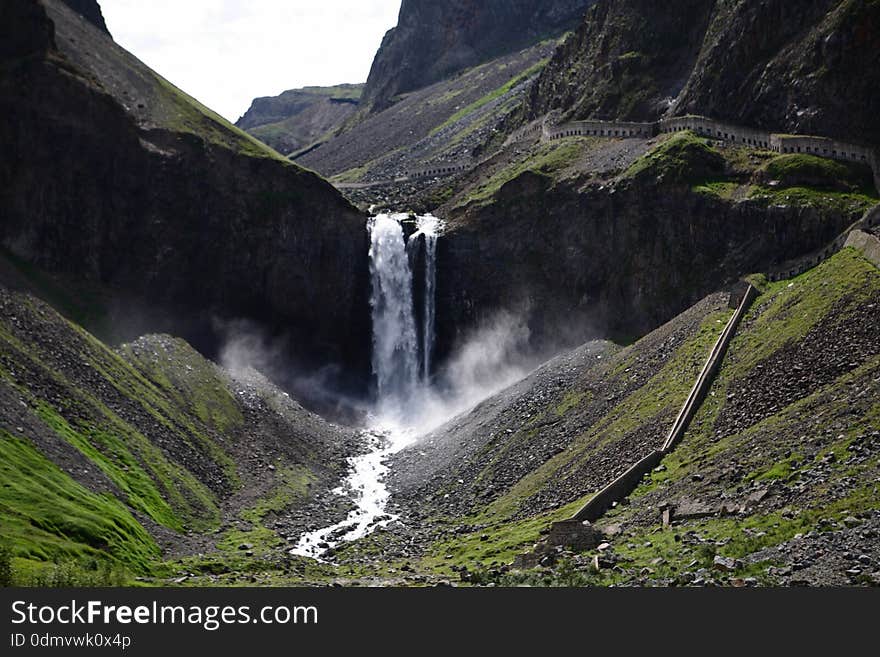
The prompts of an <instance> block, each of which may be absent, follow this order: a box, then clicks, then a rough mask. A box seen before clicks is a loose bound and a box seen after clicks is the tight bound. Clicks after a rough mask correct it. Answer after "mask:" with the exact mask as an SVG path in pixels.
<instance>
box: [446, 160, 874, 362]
mask: <svg viewBox="0 0 880 657" xmlns="http://www.w3.org/2000/svg"><path fill="white" fill-rule="evenodd" d="M862 213H863V207H858V208H853V209H852V210H848V209H846V207H845V206H842V207H838V208H833V207H827V208H823V207H818V206H817V207H798V206H797V205H795V204H791V205H783V204H781V203H778V204H777V203H772V202H769V203H768V201H767V200H763V199H759V198H755V199H748V200H741V201H733V200H729V199H723V198H720V197H718V196H714V195H709V194H700V193H695V192H694V191H693V190H692V189H691V188H690V186H688V185H686V184H675V183H670V182H669V181H665V182H663V181H660V180H656V179H654V178H653V177H650V176H649V177H635V178H632V179H621V180H618V181H617V182H613V183H610V184H609V183H599V182H594V183H587V184H584V181H583V180H577V179H575V180H569V181H561V182H557V183H555V184H552V182H551V180H550V178H549V177H547V176H543V175H540V174H538V173H532V172H526V173H524V174H522V175H521V176H519V177H518V178H516V179H514V180H512V181H510V182H509V183H507V184H506V185H504V186H503V187H502V188H501V189H500V191H499V192H498V195H497V197H496V200H495V202H493V203H491V204H489V205H484V206H480V205H477V204H472V205H471V206H469V207H466V208H462V209H459V210H458V211H453V212H452V213H451V219H450V227H449V229H448V230H447V232H446V234H445V235H444V238H443V239H442V240H441V241H440V251H439V259H438V263H439V264H438V267H439V271H441V272H442V276H441V277H440V279H439V283H438V301H437V303H438V311H437V318H438V329H437V331H438V348H439V349H440V351H441V352H445V351H446V350H448V349H449V348H450V346H451V345H452V344H454V343H455V342H456V341H457V340H458V339H460V338H461V336H462V332H463V331H466V329H467V328H468V327H472V326H474V325H479V324H481V323H483V322H485V321H487V320H489V319H490V318H491V317H492V316H493V315H494V314H495V313H497V312H498V311H499V310H508V311H517V310H520V311H522V312H523V313H524V314H525V316H526V317H528V318H529V325H530V329H531V339H532V341H533V342H534V344H535V345H537V346H547V345H553V346H557V347H558V346H562V345H565V344H569V345H571V344H577V343H578V342H579V341H583V340H584V339H587V338H590V337H595V336H603V337H612V338H614V339H617V340H620V339H623V340H624V341H627V340H628V339H631V338H632V337H634V336H639V335H643V334H644V333H646V332H647V331H649V330H651V329H653V328H654V327H656V326H658V325H660V324H662V323H663V322H665V321H667V320H669V319H670V318H672V317H674V316H675V315H677V314H678V313H680V312H681V311H682V310H683V309H685V308H686V307H688V306H689V305H690V304H692V303H694V302H695V301H696V300H698V299H699V298H701V297H702V296H704V295H706V294H708V293H710V292H712V291H714V290H718V289H722V288H723V287H724V286H725V285H727V284H729V283H732V282H734V281H736V280H737V279H738V278H739V277H740V276H743V275H746V274H747V273H750V272H756V271H767V270H768V268H770V267H772V266H773V265H776V264H778V263H781V262H784V261H785V260H787V259H789V258H793V257H797V256H799V255H802V254H804V253H807V252H809V251H810V250H812V249H818V248H820V247H822V246H824V245H825V244H826V243H827V242H828V241H830V240H831V239H833V238H834V237H835V236H836V235H837V234H838V233H839V232H840V231H841V230H843V229H844V228H845V227H846V226H848V225H849V224H850V223H852V222H853V221H854V220H856V219H858V218H859V217H860V216H861V215H862Z"/></svg>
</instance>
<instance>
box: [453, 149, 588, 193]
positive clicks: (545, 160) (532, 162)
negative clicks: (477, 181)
mask: <svg viewBox="0 0 880 657" xmlns="http://www.w3.org/2000/svg"><path fill="white" fill-rule="evenodd" d="M594 142H595V139H593V138H591V137H566V138H563V139H556V140H553V141H552V142H548V143H544V144H541V145H540V146H539V147H538V148H537V149H536V150H535V151H534V152H533V153H532V154H530V155H529V156H528V157H527V158H526V159H524V160H522V161H519V162H514V163H512V164H510V165H508V166H507V167H505V168H503V169H501V170H500V171H498V172H497V173H495V174H494V175H493V176H492V177H491V178H489V179H488V180H487V181H486V182H484V183H483V184H481V185H479V186H477V187H475V188H474V189H472V190H471V191H470V192H469V193H468V195H467V197H466V198H465V199H464V200H463V201H462V204H468V203H472V202H478V203H479V202H487V201H489V199H491V198H492V197H493V196H495V194H496V193H497V192H498V190H499V189H501V187H502V186H503V185H504V184H505V183H508V182H510V181H511V180H513V179H514V178H517V177H519V176H520V175H522V174H523V173H525V172H527V171H530V172H532V173H537V174H539V175H544V176H551V175H553V174H555V173H558V172H560V171H562V170H564V169H566V168H568V167H569V166H571V165H572V164H573V163H574V162H575V160H576V159H577V158H578V157H579V156H580V155H581V154H582V153H583V151H584V148H585V147H587V146H588V145H589V144H592V143H594Z"/></svg>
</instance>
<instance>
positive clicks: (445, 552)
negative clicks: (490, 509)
mask: <svg viewBox="0 0 880 657" xmlns="http://www.w3.org/2000/svg"><path fill="white" fill-rule="evenodd" d="M588 497H589V496H587V497H585V498H582V499H578V500H575V501H573V502H571V503H569V504H566V505H565V506H563V507H560V508H558V509H555V510H553V511H550V512H547V513H542V514H540V515H537V516H534V517H531V518H527V519H525V520H516V521H509V522H497V521H494V522H492V521H490V522H489V523H488V524H486V525H485V526H484V528H483V529H479V530H476V531H474V532H471V533H468V534H458V535H456V536H454V537H453V538H449V539H444V540H441V541H438V542H436V543H435V544H434V545H432V546H431V548H430V549H429V551H428V554H427V556H426V557H425V558H424V559H423V560H422V566H423V567H424V568H425V569H427V570H430V571H434V572H438V573H446V574H448V573H451V572H452V566H459V567H460V566H467V567H468V568H469V569H472V570H473V569H477V570H479V569H480V568H482V567H485V566H492V565H501V564H507V563H510V562H511V561H513V559H514V557H516V555H518V554H520V553H522V552H525V551H526V550H527V549H528V548H530V547H531V546H532V545H533V544H534V543H536V542H537V541H538V539H539V538H540V537H541V533H542V531H544V530H546V529H547V528H549V527H550V525H551V524H552V523H553V522H555V521H557V520H562V519H564V518H568V517H570V516H571V515H572V514H573V513H574V512H575V511H577V509H579V508H580V507H581V506H582V505H583V504H584V503H585V502H586V500H587V498H588ZM488 519H489V516H487V515H480V516H476V517H474V518H472V519H470V520H472V521H473V522H474V523H475V524H483V523H485V522H486V521H487V520H488Z"/></svg>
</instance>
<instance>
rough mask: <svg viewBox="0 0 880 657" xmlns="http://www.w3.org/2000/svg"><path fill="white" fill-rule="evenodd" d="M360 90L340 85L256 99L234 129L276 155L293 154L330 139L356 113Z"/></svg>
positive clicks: (357, 86)
mask: <svg viewBox="0 0 880 657" xmlns="http://www.w3.org/2000/svg"><path fill="white" fill-rule="evenodd" d="M362 90H363V85H362V84H340V85H337V86H335V87H304V88H302V89H291V90H289V91H285V92H284V93H282V94H281V95H279V96H272V97H267V98H255V99H254V101H253V103H251V106H250V109H248V111H247V112H246V113H245V114H244V116H242V117H241V118H240V119H239V120H238V121H237V122H236V124H235V125H237V126H238V127H239V128H241V129H242V130H247V131H248V132H249V133H250V134H252V135H253V136H254V137H256V138H257V139H260V140H261V141H263V142H265V143H266V144H269V146H271V147H272V148H274V149H275V150H277V151H278V152H279V153H285V154H286V153H295V152H296V151H299V150H301V149H303V148H306V147H308V146H311V145H313V144H315V143H318V142H321V141H324V140H326V139H329V138H330V137H331V136H332V134H333V131H334V130H335V129H336V128H338V127H340V126H341V125H342V124H343V123H345V121H346V119H348V117H350V116H351V115H352V114H354V113H355V112H356V111H357V108H358V105H359V100H360V97H361V91H362Z"/></svg>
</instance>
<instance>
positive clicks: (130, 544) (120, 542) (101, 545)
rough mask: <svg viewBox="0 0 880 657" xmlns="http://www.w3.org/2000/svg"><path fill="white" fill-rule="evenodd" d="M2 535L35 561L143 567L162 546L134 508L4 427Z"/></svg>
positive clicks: (0, 448)
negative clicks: (87, 483)
mask: <svg viewBox="0 0 880 657" xmlns="http://www.w3.org/2000/svg"><path fill="white" fill-rule="evenodd" d="M0 474H2V477H0V480H2V482H3V483H2V485H0V536H2V542H5V543H6V544H7V545H8V546H9V547H10V549H11V551H12V553H13V555H14V556H15V557H16V558H18V559H22V560H30V561H64V560H80V559H85V558H91V559H98V560H106V559H113V560H116V561H119V562H121V563H124V564H125V565H126V566H128V567H130V568H132V569H133V570H135V571H138V572H144V571H146V570H147V569H148V566H149V563H150V562H151V561H152V560H153V559H154V558H155V557H157V556H158V554H159V547H158V546H157V545H156V543H155V542H154V541H153V539H152V538H151V537H150V535H149V534H148V533H147V532H146V530H145V529H144V528H143V527H142V526H141V525H140V524H139V523H138V522H137V521H136V520H135V519H134V517H133V516H132V515H131V513H130V512H129V511H128V509H126V508H125V506H123V505H122V504H121V503H120V502H119V501H118V500H117V499H116V498H115V497H113V496H112V495H109V494H101V495H98V494H95V493H92V492H90V491H89V490H88V489H86V488H85V487H83V486H82V485H80V484H79V483H77V482H76V481H74V480H73V479H72V478H71V477H70V476H69V475H67V474H66V473H65V472H63V471H62V470H60V469H59V468H58V467H57V466H56V465H55V464H54V463H52V462H51V461H49V460H48V459H47V458H46V457H45V456H43V455H42V454H40V453H39V452H38V451H37V449H36V448H34V446H33V445H31V444H30V442H29V441H27V440H25V439H22V438H18V437H15V436H13V435H12V434H10V433H8V432H6V431H3V430H0Z"/></svg>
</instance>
